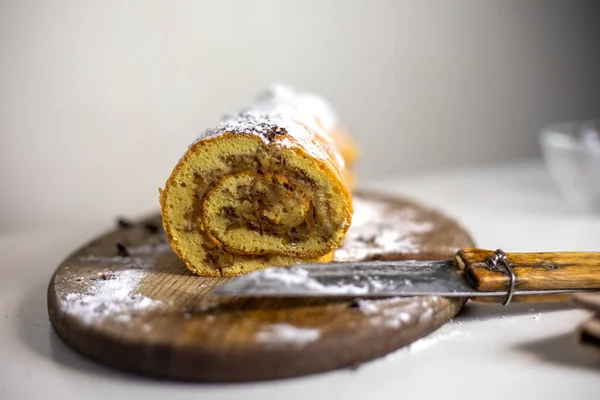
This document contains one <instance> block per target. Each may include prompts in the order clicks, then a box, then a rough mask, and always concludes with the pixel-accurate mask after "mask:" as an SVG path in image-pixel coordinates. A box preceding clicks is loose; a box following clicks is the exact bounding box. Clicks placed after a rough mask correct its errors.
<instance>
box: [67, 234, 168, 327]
mask: <svg viewBox="0 0 600 400" xmlns="http://www.w3.org/2000/svg"><path fill="white" fill-rule="evenodd" d="M151 249H152V250H151ZM129 251H130V252H131V253H134V254H147V253H148V252H149V251H153V252H154V255H153V257H122V256H117V257H107V256H97V255H87V256H83V257H79V261H80V262H85V263H98V264H106V265H107V268H106V270H104V271H100V272H97V273H96V275H95V276H94V275H92V276H91V277H90V278H88V279H87V280H83V279H82V278H81V277H80V276H79V275H76V274H74V273H72V272H68V273H67V274H66V275H65V276H63V278H62V279H64V280H67V281H68V283H69V287H78V286H80V287H81V291H80V292H71V293H66V294H63V295H62V296H61V297H60V308H61V311H62V312H63V313H65V314H67V315H71V316H73V317H76V318H77V319H78V320H80V321H82V322H83V323H84V324H86V325H92V324H95V323H99V322H102V321H104V320H105V319H107V318H111V319H114V320H117V321H120V322H127V321H130V320H131V318H132V317H133V316H134V315H135V314H136V313H139V312H142V311H146V310H150V309H155V308H159V307H162V306H163V303H162V302H161V301H158V300H153V299H151V298H149V297H146V296H144V295H142V294H140V293H137V289H138V287H139V284H140V282H141V281H142V279H144V277H145V276H146V275H147V273H148V271H149V270H150V269H151V268H152V267H153V266H154V261H155V256H156V255H157V254H159V253H160V252H161V251H162V250H161V249H159V248H157V247H156V246H153V247H148V248H146V247H139V248H135V247H132V248H130V249H129ZM65 269H66V268H65ZM90 281H91V282H92V283H91V284H90V283H89V282H90Z"/></svg>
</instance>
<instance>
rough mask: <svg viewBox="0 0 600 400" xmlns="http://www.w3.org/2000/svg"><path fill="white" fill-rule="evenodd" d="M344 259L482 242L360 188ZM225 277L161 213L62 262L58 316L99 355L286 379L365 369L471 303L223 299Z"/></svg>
mask: <svg viewBox="0 0 600 400" xmlns="http://www.w3.org/2000/svg"><path fill="white" fill-rule="evenodd" d="M354 200H355V204H354V205H355V214H354V219H353V223H352V227H351V229H350V231H349V232H348V236H347V238H346V242H345V243H344V246H343V247H342V248H341V249H339V250H338V251H337V252H336V260H338V261H344V260H359V259H446V258H450V257H452V256H453V255H454V253H455V252H456V251H457V250H458V249H459V248H461V247H470V246H472V245H473V242H472V240H471V239H470V237H469V235H468V234H467V233H466V232H465V230H464V229H463V228H461V227H460V226H459V225H458V224H457V223H456V222H455V221H453V220H452V219H449V218H447V217H445V216H444V215H442V214H440V213H439V212H436V211H434V210H430V209H427V208H424V207H422V206H421V205H418V204H416V203H413V202H409V201H407V200H404V199H398V198H386V197H382V196H379V195H374V194H365V193H363V194H360V195H356V196H355V199H354ZM224 281H225V278H204V277H198V276H195V275H193V274H192V273H191V272H189V271H188V270H187V269H186V268H185V266H184V265H183V263H182V262H181V261H180V260H179V259H178V258H177V257H176V256H175V254H174V253H173V252H172V251H171V249H170V247H169V246H168V244H167V243H166V240H165V236H164V232H163V230H162V227H161V225H160V216H158V215H157V216H155V217H152V218H149V219H147V220H144V221H140V222H136V223H135V224H129V223H125V222H123V221H122V222H121V223H120V227H119V229H116V230H115V231H113V232H110V233H108V234H106V235H104V236H102V237H100V238H99V239H96V240H94V241H92V242H91V243H89V244H88V245H86V246H84V247H83V248H81V249H79V250H77V251H76V252H75V253H74V254H72V255H71V256H70V257H69V258H68V259H67V260H66V261H64V262H63V263H62V264H61V265H60V266H59V267H58V269H57V270H56V272H55V274H54V276H53V278H52V280H51V282H50V286H49V288H48V312H49V314H50V320H51V322H52V325H53V326H54V329H55V330H56V332H57V333H58V335H59V336H60V337H61V338H62V339H63V340H64V341H65V342H66V343H67V344H68V345H70V346H71V347H73V348H74V349H75V350H77V351H79V352H80V353H82V354H84V355H86V356H89V357H91V358H93V359H95V360H97V361H99V362H102V363H105V364H108V365H111V366H114V367H117V368H122V369H126V370H130V371H135V372H139V373H143V374H149V375H153V376H161V377H169V378H175V379H185V380H196V381H249V380H262V379H275V378H283V377H292V376H298V375H304V374H310V373H315V372H320V371H327V370H331V369H336V368H344V367H354V366H356V365H358V364H360V363H362V362H365V361H368V360H372V359H374V358H377V357H380V356H383V355H385V354H387V353H389V352H391V351H394V350H396V349H398V348H400V347H402V346H405V345H407V344H409V343H411V342H413V341H415V340H417V339H419V338H421V337H423V336H425V335H427V334H429V333H431V332H433V331H434V330H436V329H437V328H438V327H440V326H441V325H443V324H444V323H445V322H446V321H448V320H450V319H451V318H452V317H454V316H455V315H456V313H458V311H459V310H460V308H461V307H462V305H463V304H464V302H465V300H464V299H456V298H454V299H448V298H438V297H423V298H393V299H380V300H357V301H353V300H352V299H318V298H317V299H290V298H286V299H272V298H270V299H266V298H263V299H261V298H240V297H229V298H222V297H216V296H213V295H211V294H210V292H211V290H212V289H213V288H214V287H216V286H217V285H219V284H220V283H222V282H224Z"/></svg>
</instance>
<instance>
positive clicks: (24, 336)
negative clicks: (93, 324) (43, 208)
mask: <svg viewBox="0 0 600 400" xmlns="http://www.w3.org/2000/svg"><path fill="white" fill-rule="evenodd" d="M369 186H372V187H377V188H380V189H382V190H385V191H388V192H396V193H402V194H407V195H409V196H412V197H415V198H419V199H422V200H424V201H426V202H427V203H429V204H431V205H434V206H436V207H438V208H440V209H443V210H444V211H446V212H447V213H448V214H450V215H453V216H455V217H457V218H459V219H460V220H461V221H462V222H463V224H464V225H465V226H466V227H467V228H468V229H469V230H470V232H471V233H472V235H473V237H474V238H475V240H476V242H477V244H478V245H479V246H480V247H486V248H492V249H495V248H497V247H502V248H503V249H505V250H507V251H516V250H519V251H535V250H547V251H553V250H596V251H600V217H598V216H596V217H592V216H589V215H581V214H575V213H573V212H572V211H570V209H569V207H568V206H567V205H565V204H564V203H563V201H562V200H561V199H560V198H559V196H558V194H557V192H556V191H555V189H554V187H553V185H552V183H551V182H550V181H549V179H548V177H547V176H546V174H545V173H544V170H543V168H542V167H541V164H539V163H537V162H529V163H516V164H511V165H503V166H492V167H478V168H465V169H461V170H451V171H446V172H443V173H435V174H426V175H422V176H413V177H404V178H398V179H393V180H382V181H381V182H372V183H371V184H370V185H369ZM111 223H112V221H98V222H97V223H96V224H94V223H87V222H86V224H85V226H83V225H82V226H56V227H53V228H51V229H50V228H47V229H39V230H36V231H28V232H18V233H8V234H3V235H1V236H0V251H1V252H2V255H3V257H2V265H1V266H0V318H1V319H0V399H38V398H46V397H49V398H59V399H64V400H67V399H76V398H77V399H81V398H85V399H121V398H123V399H134V398H136V399H137V398H143V399H147V400H149V399H161V400H162V399H169V400H176V399H183V398H186V399H187V398H189V399H207V398H210V399H213V398H214V399H242V398H243V399H257V400H258V399H260V400H267V399H285V400H294V399H310V398H318V399H320V398H323V399H338V398H340V399H361V400H364V399H380V398H390V399H401V398H407V399H415V398H436V397H437V398H443V399H454V398H457V399H458V398H461V399H502V400H507V399H514V398H526V399H537V398H540V399H600V353H597V354H596V353H594V352H593V351H590V350H589V349H582V348H580V347H578V346H577V344H576V342H575V335H574V332H575V329H576V327H577V325H578V324H579V323H581V322H582V321H584V320H585V319H586V318H588V317H589V316H590V315H589V313H588V312H586V311H582V310H576V309H573V308H572V307H571V306H570V305H559V306H557V305H553V306H549V305H533V306H532V305H512V306H508V307H507V308H503V307H501V306H494V305H477V304H468V305H467V306H466V308H465V309H464V311H463V312H462V313H461V314H460V315H459V316H458V317H457V318H456V319H455V320H454V321H452V322H450V323H448V324H447V325H445V326H444V327H442V328H441V329H440V330H438V331H437V332H435V333H434V334H432V335H430V336H429V337H426V338H424V339H421V340H420V341H418V342H416V343H415V344H413V345H412V346H410V347H409V348H406V349H402V350H400V351H398V352H396V353H393V354H391V355H389V356H387V357H385V358H382V359H379V360H376V361H373V362H370V363H367V364H365V365H363V366H361V367H360V368H359V369H358V370H342V371H334V372H329V373H323V374H318V375H313V376H308V377H301V378H295V379H286V380H280V381H273V382H260V383H251V384H234V385H217V384H191V383H180V382H166V381H159V380H154V379H148V378H144V377H140V376H135V375H131V374H126V373H122V372H119V371H114V370H112V369H109V368H106V367H103V366H101V365H98V364H96V363H94V362H92V361H89V360H87V359H85V358H83V357H81V356H79V355H78V354H77V353H75V352H74V351H72V350H70V349H69V348H68V347H67V346H65V345H64V344H63V343H62V342H61V341H60V339H59V338H58V337H57V336H56V334H54V332H53V331H52V328H51V326H50V323H49V321H48V317H47V313H46V299H45V296H46V287H47V284H48V281H49V279H50V276H51V274H52V272H53V269H54V268H55V267H56V266H57V265H58V263H59V262H60V261H61V260H62V259H63V258H64V257H65V256H66V255H67V254H68V253H69V252H71V251H72V250H74V248H75V247H76V246H79V245H80V244H82V243H84V242H86V241H87V240H88V239H89V238H90V236H93V235H95V234H97V233H99V232H100V231H102V230H103V229H107V228H109V227H110V226H111Z"/></svg>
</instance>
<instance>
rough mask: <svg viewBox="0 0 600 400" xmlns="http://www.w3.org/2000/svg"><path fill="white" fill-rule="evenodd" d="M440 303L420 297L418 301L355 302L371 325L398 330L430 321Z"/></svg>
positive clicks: (398, 299)
mask: <svg viewBox="0 0 600 400" xmlns="http://www.w3.org/2000/svg"><path fill="white" fill-rule="evenodd" d="M439 301H440V299H439V297H437V296H431V297H422V298H420V299H415V298H405V297H394V298H391V299H383V300H357V301H356V305H357V308H358V309H359V310H360V311H361V312H362V313H363V314H365V315H368V316H369V317H371V323H372V324H375V325H385V326H388V327H390V328H400V327H401V326H403V325H406V324H409V323H416V322H426V321H427V320H429V319H431V318H432V317H433V314H434V309H435V307H436V306H437V305H438V302H439Z"/></svg>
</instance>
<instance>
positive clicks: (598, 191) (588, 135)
mask: <svg viewBox="0 0 600 400" xmlns="http://www.w3.org/2000/svg"><path fill="white" fill-rule="evenodd" d="M540 144H541V146H542V153H543V155H544V160H545V162H546V166H547V167H548V172H549V173H550V176H551V177H552V179H553V180H554V181H555V182H556V184H557V186H558V188H559V189H560V191H561V193H562V195H563V197H564V198H565V199H566V200H567V201H568V202H569V203H570V204H572V205H573V206H574V207H575V208H577V209H579V210H581V211H586V212H595V213H600V120H589V121H572V122H563V123H558V124H554V125H550V126H547V127H546V128H544V129H543V130H542V132H541V134H540Z"/></svg>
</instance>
